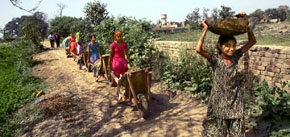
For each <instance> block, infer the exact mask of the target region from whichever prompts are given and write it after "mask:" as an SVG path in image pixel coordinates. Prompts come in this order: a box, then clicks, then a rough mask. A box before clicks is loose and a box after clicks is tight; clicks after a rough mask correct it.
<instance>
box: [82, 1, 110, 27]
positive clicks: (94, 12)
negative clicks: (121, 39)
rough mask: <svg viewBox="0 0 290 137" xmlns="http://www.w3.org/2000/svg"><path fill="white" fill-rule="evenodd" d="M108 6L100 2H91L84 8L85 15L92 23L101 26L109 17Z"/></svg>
mask: <svg viewBox="0 0 290 137" xmlns="http://www.w3.org/2000/svg"><path fill="white" fill-rule="evenodd" d="M106 7H107V5H106V4H103V3H101V2H99V1H94V2H89V3H87V4H86V5H85V7H84V13H85V14H86V18H87V19H88V20H89V22H90V23H92V24H94V25H99V24H100V23H101V22H102V21H103V20H104V19H106V18H107V16H108V11H107V9H106Z"/></svg>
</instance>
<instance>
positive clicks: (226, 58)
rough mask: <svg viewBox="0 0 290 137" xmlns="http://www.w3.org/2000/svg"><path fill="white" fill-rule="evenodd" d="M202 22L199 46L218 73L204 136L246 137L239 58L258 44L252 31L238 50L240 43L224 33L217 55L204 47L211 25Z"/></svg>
mask: <svg viewBox="0 0 290 137" xmlns="http://www.w3.org/2000/svg"><path fill="white" fill-rule="evenodd" d="M240 14H243V15H245V13H240ZM201 25H202V27H203V28H204V29H203V33H202V35H201V37H200V40H199V42H198V43H197V45H196V52H197V53H198V54H200V55H201V56H203V57H205V58H206V59H207V60H208V61H209V62H210V64H211V66H212V69H213V74H214V77H213V86H212V90H211V94H210V97H209V103H208V111H207V117H206V118H205V119H204V121H203V132H202V135H203V136H204V137H226V136H233V137H244V136H245V123H244V102H243V96H242V93H241V91H240V83H239V81H238V61H239V59H240V57H241V56H243V53H245V52H247V51H248V50H249V49H250V48H251V47H252V46H253V45H254V44H255V43H256V38H255V36H254V34H253V32H252V31H249V32H248V39H249V41H248V43H247V44H246V45H244V46H243V47H241V48H240V49H237V50H236V43H237V42H236V39H235V38H234V37H233V36H220V37H219V40H218V44H217V48H218V50H219V54H218V55H216V54H212V53H208V52H206V51H204V50H203V48H202V46H203V42H204V38H205V35H206V32H207V30H208V25H207V24H206V23H205V21H203V22H202V23H201Z"/></svg>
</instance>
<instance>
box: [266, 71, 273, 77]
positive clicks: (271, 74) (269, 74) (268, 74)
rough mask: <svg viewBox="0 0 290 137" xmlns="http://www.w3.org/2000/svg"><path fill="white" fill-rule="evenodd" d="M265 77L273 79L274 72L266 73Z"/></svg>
mask: <svg viewBox="0 0 290 137" xmlns="http://www.w3.org/2000/svg"><path fill="white" fill-rule="evenodd" d="M267 76H270V77H274V76H275V73H274V72H267Z"/></svg>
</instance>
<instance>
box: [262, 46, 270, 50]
mask: <svg viewBox="0 0 290 137" xmlns="http://www.w3.org/2000/svg"><path fill="white" fill-rule="evenodd" d="M269 49H270V48H269V47H262V50H263V51H268V50H269Z"/></svg>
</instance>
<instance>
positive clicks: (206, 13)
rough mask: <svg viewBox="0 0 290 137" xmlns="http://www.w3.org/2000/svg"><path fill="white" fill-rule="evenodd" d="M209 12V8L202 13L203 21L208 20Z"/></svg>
mask: <svg viewBox="0 0 290 137" xmlns="http://www.w3.org/2000/svg"><path fill="white" fill-rule="evenodd" d="M208 12H209V9H208V8H203V11H202V19H203V20H206V19H208V18H209V16H208Z"/></svg>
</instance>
